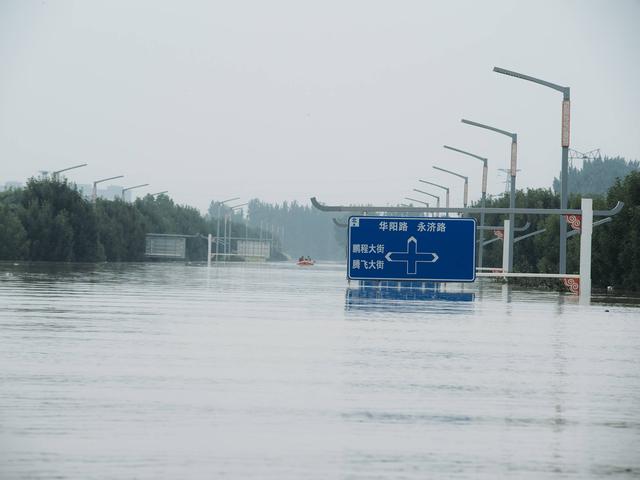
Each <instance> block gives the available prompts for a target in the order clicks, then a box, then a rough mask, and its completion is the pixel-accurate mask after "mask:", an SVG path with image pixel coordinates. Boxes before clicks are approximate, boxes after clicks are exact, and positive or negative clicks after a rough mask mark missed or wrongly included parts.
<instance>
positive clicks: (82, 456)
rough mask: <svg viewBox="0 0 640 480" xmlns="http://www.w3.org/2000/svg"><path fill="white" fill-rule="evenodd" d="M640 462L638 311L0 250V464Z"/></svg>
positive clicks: (300, 469) (242, 474) (635, 471)
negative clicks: (9, 260) (14, 261)
mask: <svg viewBox="0 0 640 480" xmlns="http://www.w3.org/2000/svg"><path fill="white" fill-rule="evenodd" d="M639 476H640V309H638V308H637V307H634V306H631V305H624V304H607V303H598V304H594V305H592V306H581V305H579V304H578V302H577V299H576V298H575V297H572V296H570V295H561V294H558V293H552V292H535V291H531V290H517V289H508V288H506V287H503V286H501V285H499V284H496V283H492V282H491V281H489V280H486V281H483V282H479V283H476V284H474V285H466V286H462V285H459V284H458V285H453V284H452V285H447V286H446V289H444V290H442V291H439V292H433V291H429V292H422V291H415V290H414V291H409V290H406V291H405V290H389V291H384V292H383V291H380V290H375V289H366V290H358V289H354V290H351V291H347V284H346V281H345V274H344V267H343V266H340V265H316V266H315V267H311V268H300V267H297V266H295V265H283V264H280V265H275V264H274V265H239V264H236V265H225V266H214V267H212V268H211V269H210V270H208V269H207V268H206V267H203V266H201V265H193V266H189V265H180V264H129V265H77V266H56V265H31V266H14V265H11V264H4V265H0V478H2V479H3V480H9V479H11V480H12V479H40V478H42V479H45V478H46V479H49V478H57V479H67V478H74V479H76V478H77V479H103V478H104V479H114V478H137V479H159V478H168V479H191V478H193V479H200V478H233V479H236V478H237V479H245V478H250V479H278V480H282V479H323V480H324V479H334V478H335V479H387V478H393V479H414V478H416V479H417V478H420V479H423V478H474V479H475V478H491V479H494V478H501V477H514V478H532V479H541V478H576V479H578V478H580V479H583V478H637V477H639Z"/></svg>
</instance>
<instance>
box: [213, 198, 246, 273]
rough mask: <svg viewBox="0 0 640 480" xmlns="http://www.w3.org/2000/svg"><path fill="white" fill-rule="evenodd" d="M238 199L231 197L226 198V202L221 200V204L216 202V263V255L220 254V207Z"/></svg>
mask: <svg viewBox="0 0 640 480" xmlns="http://www.w3.org/2000/svg"><path fill="white" fill-rule="evenodd" d="M239 199H240V197H233V198H228V199H226V200H223V201H221V202H218V216H217V221H216V262H217V261H218V254H219V253H220V243H219V242H220V213H221V212H220V209H221V208H222V205H224V204H225V203H229V202H233V201H234V200H239ZM225 237H226V235H225Z"/></svg>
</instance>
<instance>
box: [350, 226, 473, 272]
mask: <svg viewBox="0 0 640 480" xmlns="http://www.w3.org/2000/svg"><path fill="white" fill-rule="evenodd" d="M475 244H476V221H475V220H474V219H473V218H440V217H439V218H426V217H350V218H349V265H348V268H347V272H348V278H349V279H351V280H433V281H438V282H473V281H475V279H476V256H475Z"/></svg>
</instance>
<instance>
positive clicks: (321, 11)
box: [0, 0, 640, 209]
mask: <svg viewBox="0 0 640 480" xmlns="http://www.w3.org/2000/svg"><path fill="white" fill-rule="evenodd" d="M495 65H497V66H501V67H504V68H509V69H513V70H516V71H520V72H522V73H526V74H530V75H534V76H537V77H541V78H544V79H546V80H549V81H551V82H555V83H558V84H561V85H568V86H570V87H571V97H572V125H571V146H572V147H573V148H575V149H577V150H581V151H586V150H591V149H594V148H600V149H602V152H603V153H605V154H608V155H623V156H625V157H627V158H630V159H633V158H635V159H637V158H640V121H639V112H640V2H639V1H632V0H627V1H623V0H621V1H613V0H607V1H604V0H603V1H540V0H536V1H530V2H522V1H519V2H515V1H446V2H445V1H440V2H428V1H424V0H421V1H390V0H389V1H385V2H381V1H345V0H342V1H327V0H322V1H316V2H304V1H237V0H234V1H226V2H209V1H201V2H200V1H173V2H166V1H156V0H148V1H130V0H127V1H113V0H109V1H97V0H96V1H90V0H79V1H50V0H46V1H24V0H15V1H11V0H0V183H4V182H5V181H7V180H18V181H24V180H25V179H26V178H27V177H29V176H31V175H35V174H37V172H38V171H39V170H55V169H59V168H63V167H65V166H69V165H73V164H76V163H82V162H87V163H89V166H88V167H85V168H83V169H79V170H77V171H75V172H70V174H69V178H70V179H72V180H73V181H76V182H78V183H89V182H91V181H92V180H95V179H98V178H101V177H107V176H112V175H118V174H125V175H126V178H125V179H124V180H123V184H126V185H135V184H138V183H146V182H148V183H151V184H152V186H151V187H149V189H148V190H142V191H141V193H144V192H145V191H146V192H154V191H159V190H169V191H170V195H171V196H172V197H173V198H174V199H175V200H176V201H178V202H180V203H188V204H191V205H194V206H197V207H199V208H201V209H205V208H206V207H207V205H208V203H209V201H210V200H211V199H224V198H227V197H231V196H240V197H242V199H249V198H253V197H259V198H261V199H264V200H268V201H281V200H293V199H297V200H299V201H303V202H307V201H308V198H309V197H310V196H312V195H316V196H318V197H319V198H320V199H321V200H323V201H325V202H327V203H381V204H386V203H394V204H395V203H397V202H402V201H403V200H402V198H403V197H404V196H407V195H409V196H411V189H412V188H415V187H418V188H420V185H419V184H418V182H417V179H418V178H426V179H432V180H433V181H435V182H436V183H448V184H451V185H452V186H453V187H456V190H455V192H453V193H452V201H454V202H455V203H458V204H459V203H461V197H462V181H457V180H456V179H455V178H453V177H449V176H447V175H446V174H442V173H440V172H437V171H435V170H433V169H432V168H431V167H432V165H439V166H442V167H444V168H449V169H451V170H457V171H460V172H461V173H463V174H468V175H469V176H470V177H471V180H470V194H471V198H477V197H478V196H479V189H480V188H479V187H480V176H481V163H480V162H479V161H477V160H473V159H471V158H466V157H464V156H461V155H459V154H455V153H453V152H449V151H446V150H444V149H443V148H442V145H443V144H451V145H454V146H458V147H460V148H462V149H466V150H471V151H474V152H477V153H479V154H481V155H486V156H487V157H489V168H490V170H489V190H490V192H492V193H498V192H500V191H501V190H502V189H503V186H502V185H501V183H500V177H499V176H498V171H497V169H498V168H506V167H507V166H508V156H509V139H508V138H507V137H503V136H501V135H497V134H493V133H490V132H487V131H483V130H480V129H477V128H474V127H469V126H466V125H463V124H461V123H460V119H461V118H463V117H464V118H469V119H471V120H476V121H479V122H482V123H488V124H493V125H495V126H497V127H500V128H503V129H505V130H512V131H515V132H517V133H518V135H519V168H521V169H522V171H521V172H520V174H519V175H520V176H519V184H518V186H519V187H520V186H534V187H538V186H543V187H548V186H550V185H551V182H552V179H553V177H554V175H557V174H558V171H559V168H560V155H561V148H560V112H561V110H560V109H561V98H562V95H561V94H560V93H559V92H556V91H553V90H550V89H548V88H545V87H541V86H538V85H534V84H531V83H528V82H524V81H521V80H517V79H514V78H511V77H506V76H503V75H498V74H496V73H493V72H492V68H493V66H495ZM434 192H435V193H437V191H436V190H434Z"/></svg>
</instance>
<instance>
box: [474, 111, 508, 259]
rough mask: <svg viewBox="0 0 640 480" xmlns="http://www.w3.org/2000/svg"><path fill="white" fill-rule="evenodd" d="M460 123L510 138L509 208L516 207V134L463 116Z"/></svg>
mask: <svg viewBox="0 0 640 480" xmlns="http://www.w3.org/2000/svg"><path fill="white" fill-rule="evenodd" d="M461 122H462V123H466V124H467V125H471V126H474V127H479V128H484V129H486V130H491V131H492V132H496V133H500V134H502V135H505V136H507V137H509V138H511V169H510V173H511V193H510V194H509V208H516V173H517V172H518V134H517V133H513V132H507V131H506V130H501V129H499V128H495V127H491V126H489V125H484V124H483V123H478V122H472V121H471V120H465V119H464V118H463V119H462V120H461ZM514 219H515V214H513V213H510V214H509V246H508V252H509V258H508V262H507V265H508V267H509V272H511V271H512V270H513V224H514V223H515V220H514Z"/></svg>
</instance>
